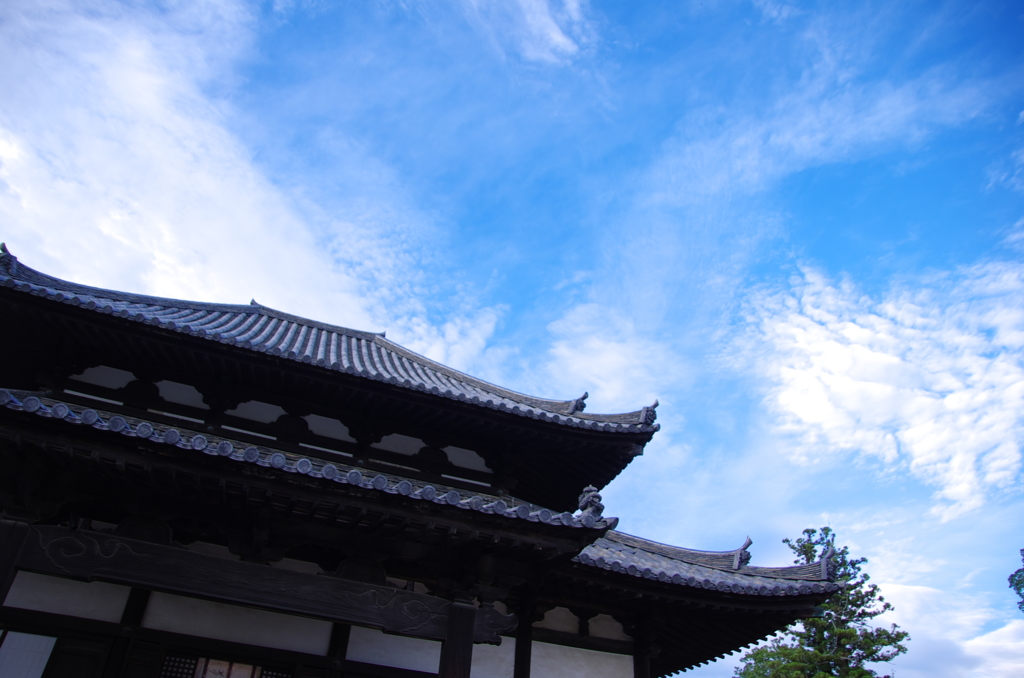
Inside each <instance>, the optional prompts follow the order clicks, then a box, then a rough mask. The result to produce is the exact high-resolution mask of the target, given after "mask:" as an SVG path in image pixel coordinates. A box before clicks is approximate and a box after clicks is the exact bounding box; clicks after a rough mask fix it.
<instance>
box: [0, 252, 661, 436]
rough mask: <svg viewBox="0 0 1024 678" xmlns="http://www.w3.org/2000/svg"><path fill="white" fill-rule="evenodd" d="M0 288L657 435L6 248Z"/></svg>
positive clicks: (421, 361)
mask: <svg viewBox="0 0 1024 678" xmlns="http://www.w3.org/2000/svg"><path fill="white" fill-rule="evenodd" d="M0 284H2V285H5V286H6V287H9V288H12V289H15V290H19V291H22V292H25V293H29V294H33V295H36V296H40V297H45V298H47V299H49V300H52V301H53V302H55V303H64V304H71V305H73V306H78V307H81V308H86V309H89V310H93V311H95V312H97V313H104V314H108V315H115V316H120V317H122V318H126V319H129V320H134V321H136V322H142V323H148V324H150V325H154V326H157V327H160V328H162V329H165V330H170V331H173V332H178V333H180V334H187V335H190V336H194V337H200V338H203V339H206V340H208V341H217V342H220V343H224V344H230V345H233V346H237V347H240V348H243V349H247V350H250V351H254V352H259V353H266V354H270V355H274V356H279V357H281V358H285V359H288V360H294V361H296V362H301V363H306V364H310V365H317V366H319V367H322V368H324V369H328V370H335V371H338V372H344V373H346V374H350V375H354V376H358V377H362V378H365V379H372V380H375V381H381V382H386V383H390V384H394V385H396V386H401V387H404V388H408V389H412V390H415V391H421V392H427V393H432V394H434V395H437V396H439V397H444V398H450V399H452V400H459V401H463V402H467V403H471V404H474V405H478V406H481V407H486V408H488V409H494V410H500V411H503V412H510V413H512V414H516V415H519V416H522V417H528V418H531V419H537V420H541V421H548V422H553V423H556V424H561V425H563V426H569V427H575V428H584V429H591V430H600V431H609V432H630V433H652V432H654V431H657V430H658V429H659V426H658V424H655V423H654V420H655V416H656V414H655V408H656V407H657V402H655V404H654V405H652V406H650V407H644V408H642V409H640V410H637V411H635V412H627V413H624V414H590V413H584V412H583V408H584V400H585V399H586V394H584V395H583V397H581V398H577V399H576V400H547V399H543V398H535V397H532V396H527V395H523V394H521V393H516V392H515V391H510V390H508V389H505V388H502V387H500V386H495V385H494V384H489V383H487V382H485V381H482V380H480V379H476V378H475V377H471V376H469V375H467V374H463V373H462V372H459V371H457V370H454V369H452V368H450V367H446V366H445V365H441V364H440V363H437V362H434V361H433V360H430V359H428V358H425V357H423V356H421V355H418V354H416V353H414V352H412V351H410V350H408V349H406V348H404V347H402V346H399V345H398V344H396V343H394V342H392V341H389V340H388V339H386V338H385V337H384V335H383V334H375V333H372V332H362V331H359V330H351V329H347V328H344V327H337V326H334V325H328V324H326V323H321V322H317V321H314V320H307V319H305V318H300V317H298V316H293V315H289V314H287V313H282V312H281V311H275V310H274V309H271V308H267V307H266V306H262V305H260V304H257V303H256V302H255V301H253V302H252V303H251V304H249V305H248V306H243V305H232V304H211V303H205V302H196V301H181V300H178V299H164V298H160V297H150V296H144V295H140V294H132V293H128V292H117V291H114V290H104V289H100V288H95V287H88V286H86V285H79V284H77V283H72V282H68V281H65V280H60V279H59V278H54V277H52V276H48V275H46V274H44V273H40V272H39V271H36V270H34V269H32V268H29V267H28V266H25V265H24V264H22V263H20V262H19V261H18V260H17V258H16V257H14V256H13V255H11V254H10V252H8V251H7V248H6V247H3V248H2V251H0Z"/></svg>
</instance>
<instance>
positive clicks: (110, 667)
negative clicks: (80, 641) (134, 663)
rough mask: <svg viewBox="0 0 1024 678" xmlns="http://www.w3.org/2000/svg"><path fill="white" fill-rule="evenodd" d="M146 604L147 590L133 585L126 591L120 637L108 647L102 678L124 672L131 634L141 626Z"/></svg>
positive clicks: (117, 677)
mask: <svg viewBox="0 0 1024 678" xmlns="http://www.w3.org/2000/svg"><path fill="white" fill-rule="evenodd" d="M148 604H149V591H148V590H146V589H140V588H134V587H133V588H132V590H131V591H129V592H128V601H127V602H126V603H125V604H124V611H123V612H121V637H119V638H117V639H116V640H115V641H114V643H113V645H112V646H111V648H110V654H109V655H108V656H107V663H106V668H105V669H104V670H103V678H119V676H121V675H122V674H123V673H124V672H125V663H126V661H127V658H128V650H129V648H130V647H131V643H132V636H133V635H134V634H135V630H136V629H138V628H139V627H140V626H142V617H143V616H144V615H145V614H146V605H148Z"/></svg>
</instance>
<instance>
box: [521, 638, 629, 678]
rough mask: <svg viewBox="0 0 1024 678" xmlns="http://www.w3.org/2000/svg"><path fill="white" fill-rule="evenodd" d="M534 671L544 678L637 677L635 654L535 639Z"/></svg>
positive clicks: (532, 673)
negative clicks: (583, 677)
mask: <svg viewBox="0 0 1024 678" xmlns="http://www.w3.org/2000/svg"><path fill="white" fill-rule="evenodd" d="M532 655H533V658H532V661H531V662H530V675H534V676H543V677H544V678H579V676H586V677H587V678H633V658H632V657H631V656H629V655H625V654H611V653H609V652H597V651H595V650H581V649H580V648H576V647H565V646H564V645H551V644H550V643H537V642H535V643H533V648H532Z"/></svg>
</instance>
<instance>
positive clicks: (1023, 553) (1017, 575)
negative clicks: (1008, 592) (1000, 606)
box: [1010, 549, 1024, 612]
mask: <svg viewBox="0 0 1024 678" xmlns="http://www.w3.org/2000/svg"><path fill="white" fill-rule="evenodd" d="M1020 560H1021V562H1024V549H1021V550H1020ZM1010 588H1011V589H1013V590H1014V591H1016V592H1017V595H1018V596H1020V602H1019V603H1017V608H1018V609H1020V611H1021V612H1024V567H1022V568H1020V569H1019V570H1017V571H1016V572H1014V573H1013V574H1011V575H1010Z"/></svg>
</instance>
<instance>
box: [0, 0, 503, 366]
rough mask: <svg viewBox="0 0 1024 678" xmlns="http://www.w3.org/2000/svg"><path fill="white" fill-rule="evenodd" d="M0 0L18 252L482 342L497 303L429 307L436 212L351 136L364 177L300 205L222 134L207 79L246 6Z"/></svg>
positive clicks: (243, 23) (158, 284) (250, 27)
mask: <svg viewBox="0 0 1024 678" xmlns="http://www.w3.org/2000/svg"><path fill="white" fill-rule="evenodd" d="M0 12H2V18H0V61H3V62H4V64H5V68H4V69H2V73H0V89H2V90H3V91H4V92H5V100H4V103H3V105H2V107H0V181H2V184H0V215H2V218H3V224H4V225H3V229H4V237H5V238H6V239H7V240H8V242H9V244H10V245H11V247H12V249H13V250H14V251H15V253H16V254H18V255H20V256H21V257H22V259H23V260H24V261H25V263H27V264H28V265H31V266H36V267H39V268H41V269H43V270H45V271H47V272H52V273H55V274H57V275H61V276H64V277H68V278H71V279H74V280H77V281H81V282H87V283H91V284H95V285H100V286H107V287H113V288H118V289H128V290H133V291H140V292H149V293H153V294H159V295H167V296H179V297H186V298H193V299H204V300H212V301H230V302H238V303H245V302H247V301H248V300H249V299H250V297H255V298H256V299H257V300H258V301H259V302H260V303H263V304H266V305H268V306H271V307H277V308H282V309H287V310H289V311H291V312H295V313H301V314H305V315H308V316H310V317H315V318H318V319H321V320H326V321H332V322H337V323H340V324H346V325H350V326H354V327H359V328H364V329H392V330H395V331H396V333H397V334H398V335H399V336H415V337H417V339H418V341H417V342H415V343H416V348H419V349H420V350H422V351H424V352H425V353H427V354H429V355H431V357H434V358H437V359H442V360H449V361H451V362H453V363H455V364H458V365H459V366H469V365H470V364H471V363H472V362H473V360H474V355H475V354H476V353H478V352H480V351H482V350H483V345H484V344H485V343H486V339H487V337H489V336H490V333H491V332H492V331H493V329H494V327H495V319H496V317H497V315H496V313H497V312H496V311H495V310H493V309H482V310H481V309H472V308H468V309H456V310H455V311H454V312H452V314H451V315H450V316H449V317H448V318H446V319H445V320H444V321H443V322H440V323H437V324H436V325H435V324H434V323H433V321H431V320H428V316H429V312H428V311H429V309H428V304H429V303H430V302H429V300H428V299H427V297H428V295H427V294H426V293H425V292H424V282H423V276H424V270H425V268H426V267H425V266H424V262H425V261H427V260H429V258H430V246H429V236H430V233H431V223H430V219H429V218H428V217H426V216H424V215H423V214H420V213H417V212H416V210H415V208H414V207H410V206H409V204H408V203H409V201H408V200H407V199H406V198H405V196H404V195H402V192H401V186H400V185H398V184H397V182H396V181H395V179H394V176H393V175H394V173H393V172H389V171H388V168H387V167H386V165H385V164H384V163H381V162H380V161H377V160H376V159H374V158H372V157H367V156H366V154H365V153H360V152H359V147H358V144H349V145H348V149H349V153H348V157H350V158H351V162H352V163H353V164H358V165H359V167H360V168H361V170H362V171H361V175H362V176H363V177H369V178H364V181H365V182H367V184H372V185H367V186H364V188H365V189H366V190H365V191H364V192H363V194H362V195H361V196H360V199H359V200H358V201H355V202H352V203H351V204H346V205H343V206H342V207H340V208H338V207H337V206H324V205H312V206H310V205H306V204H303V203H302V202H301V200H302V195H301V193H290V192H289V191H288V190H285V189H283V188H282V187H279V186H277V185H275V184H274V183H273V182H272V181H270V180H269V179H268V178H267V176H266V175H265V174H264V172H263V171H262V169H261V167H260V166H259V165H258V164H257V162H255V160H254V158H253V157H252V153H251V151H250V150H249V149H248V148H247V147H246V146H245V145H244V144H243V143H242V142H241V141H240V140H239V139H238V137H237V136H236V135H235V134H234V133H233V132H232V116H233V111H232V109H231V106H230V105H229V104H228V103H227V99H226V98H224V97H218V96H217V95H216V92H224V91H230V90H231V88H232V87H234V84H235V80H236V77H237V76H236V75H235V67H236V65H237V63H238V61H239V60H241V59H244V58H246V57H247V56H248V55H249V51H250V50H251V49H252V41H253V40H254V33H255V30H256V18H255V17H254V16H253V15H252V14H251V13H250V11H249V6H248V5H247V4H245V3H240V2H233V1H232V0H225V1H224V2H206V3H186V4H183V5H173V6H171V7H169V8H165V9H162V10H161V9H156V8H149V7H146V6H137V5H130V6H125V5H122V4H120V3H115V2H102V1H100V2H94V3H91V4H90V5H89V6H88V7H83V6H80V5H77V4H75V3H70V2H60V1H59V0H56V1H54V2H48V3H37V2H32V3H28V2H25V3H18V2H11V3H6V4H4V5H3V6H2V8H0ZM369 170H373V171H369ZM352 174H353V175H355V174H356V172H355V171H354V170H353V172H352ZM293 179H294V180H295V183H296V184H299V185H301V184H302V179H301V178H299V177H294V178H293ZM374 182H376V183H374ZM463 311H464V313H463Z"/></svg>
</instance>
